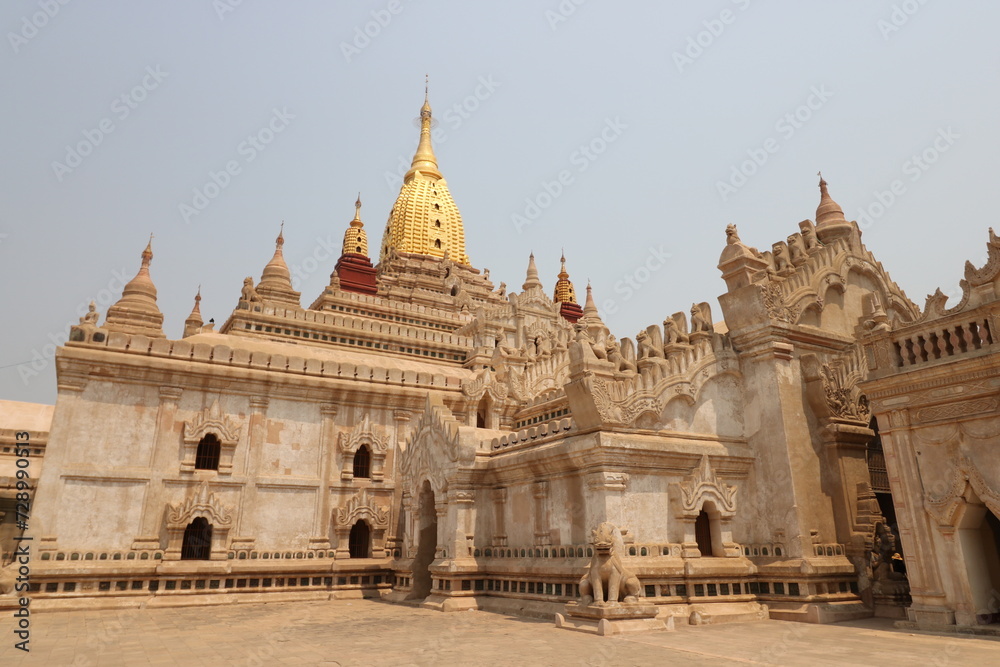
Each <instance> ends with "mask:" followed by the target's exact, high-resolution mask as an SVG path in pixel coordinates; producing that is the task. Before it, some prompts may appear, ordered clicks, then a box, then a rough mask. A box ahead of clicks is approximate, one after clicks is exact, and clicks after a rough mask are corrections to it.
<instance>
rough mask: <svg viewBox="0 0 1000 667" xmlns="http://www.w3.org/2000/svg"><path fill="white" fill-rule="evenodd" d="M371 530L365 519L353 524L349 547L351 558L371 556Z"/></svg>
mask: <svg viewBox="0 0 1000 667" xmlns="http://www.w3.org/2000/svg"><path fill="white" fill-rule="evenodd" d="M371 546H372V545H371V531H370V530H369V528H368V524H367V523H366V522H365V521H358V522H357V523H356V524H354V525H353V526H351V536H350V538H349V539H348V542H347V548H348V550H349V551H350V552H351V558H371Z"/></svg>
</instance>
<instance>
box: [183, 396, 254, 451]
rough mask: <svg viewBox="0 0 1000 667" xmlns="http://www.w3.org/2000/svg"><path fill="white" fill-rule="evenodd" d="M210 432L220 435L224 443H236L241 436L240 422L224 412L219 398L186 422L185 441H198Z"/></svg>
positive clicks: (220, 439)
mask: <svg viewBox="0 0 1000 667" xmlns="http://www.w3.org/2000/svg"><path fill="white" fill-rule="evenodd" d="M209 433H214V434H215V435H216V436H218V438H219V441H220V442H222V443H223V444H235V443H236V441H237V440H239V437H240V424H239V422H238V421H237V420H235V419H233V418H232V417H230V416H229V415H224V414H222V409H221V408H220V407H219V401H218V399H216V400H215V401H213V402H212V405H211V406H209V407H207V408H205V409H204V410H202V411H201V412H199V413H198V414H196V415H195V417H194V418H193V419H191V420H190V421H187V422H185V423H184V441H185V442H198V441H199V440H201V439H202V438H204V437H205V436H206V435H208V434H209Z"/></svg>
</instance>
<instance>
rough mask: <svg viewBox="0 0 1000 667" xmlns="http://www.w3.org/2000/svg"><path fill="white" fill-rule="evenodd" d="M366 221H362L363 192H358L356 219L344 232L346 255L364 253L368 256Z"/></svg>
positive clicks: (355, 204)
mask: <svg viewBox="0 0 1000 667" xmlns="http://www.w3.org/2000/svg"><path fill="white" fill-rule="evenodd" d="M364 227H365V223H363V222H361V193H360V192H359V193H358V200H357V201H356V202H354V219H353V220H351V226H350V227H348V228H347V231H345V232H344V248H343V253H342V254H344V255H347V254H354V255H364V256H365V257H367V256H368V234H367V233H366V232H365V230H364Z"/></svg>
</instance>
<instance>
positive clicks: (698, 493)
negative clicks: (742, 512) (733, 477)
mask: <svg viewBox="0 0 1000 667" xmlns="http://www.w3.org/2000/svg"><path fill="white" fill-rule="evenodd" d="M678 486H679V487H680V491H681V509H682V510H683V512H682V513H683V515H684V516H689V517H690V516H698V513H699V512H700V511H701V509H702V506H703V505H704V503H705V501H711V502H713V503H714V504H715V507H716V509H718V510H719V513H720V514H722V516H723V517H724V518H730V517H732V516H733V515H735V514H736V487H735V486H732V485H729V484H726V483H725V482H723V481H722V480H720V479H719V477H718V475H716V474H715V470H713V469H712V464H711V462H710V461H709V460H708V455H707V454H703V455H702V457H701V463H700V464H699V465H698V467H697V468H696V469H695V470H694V472H693V473H691V475H690V476H689V477H688V478H687V479H685V480H684V481H683V482H681V483H680V484H679V485H678Z"/></svg>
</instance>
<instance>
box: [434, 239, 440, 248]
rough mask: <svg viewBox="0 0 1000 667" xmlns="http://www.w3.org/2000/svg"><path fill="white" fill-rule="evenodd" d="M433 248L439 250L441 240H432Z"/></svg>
mask: <svg viewBox="0 0 1000 667" xmlns="http://www.w3.org/2000/svg"><path fill="white" fill-rule="evenodd" d="M434 247H435V248H440V247H441V239H435V240H434Z"/></svg>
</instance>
